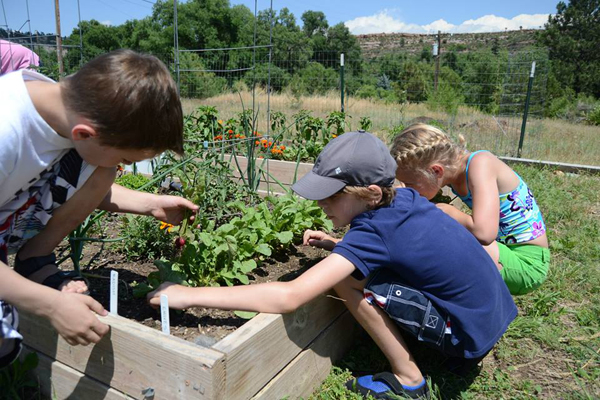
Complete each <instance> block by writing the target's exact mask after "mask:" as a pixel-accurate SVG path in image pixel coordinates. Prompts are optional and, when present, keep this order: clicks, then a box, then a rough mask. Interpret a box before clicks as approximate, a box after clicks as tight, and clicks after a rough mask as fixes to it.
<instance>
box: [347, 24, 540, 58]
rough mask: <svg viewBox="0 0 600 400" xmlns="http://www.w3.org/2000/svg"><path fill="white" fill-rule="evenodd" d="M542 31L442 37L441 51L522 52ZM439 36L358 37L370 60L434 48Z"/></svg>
mask: <svg viewBox="0 0 600 400" xmlns="http://www.w3.org/2000/svg"><path fill="white" fill-rule="evenodd" d="M538 31H539V30H537V29H522V30H518V31H504V32H488V33H455V34H449V33H442V41H441V42H442V43H441V49H442V50H441V51H442V53H443V52H446V51H450V50H453V51H456V52H463V51H473V50H479V49H484V48H492V47H496V48H497V49H508V50H509V51H518V50H522V49H525V48H528V47H531V46H533V45H535V43H536V40H535V36H536V33H537V32H538ZM436 36H437V35H436V34H417V33H373V34H369V35H357V36H356V38H357V39H358V43H359V45H360V47H361V49H362V52H363V55H364V56H365V57H366V58H372V57H375V56H378V55H381V54H384V53H391V52H399V51H405V52H409V53H418V52H421V51H422V50H423V47H425V46H427V47H428V48H431V47H432V46H433V44H434V43H436V42H437V39H436Z"/></svg>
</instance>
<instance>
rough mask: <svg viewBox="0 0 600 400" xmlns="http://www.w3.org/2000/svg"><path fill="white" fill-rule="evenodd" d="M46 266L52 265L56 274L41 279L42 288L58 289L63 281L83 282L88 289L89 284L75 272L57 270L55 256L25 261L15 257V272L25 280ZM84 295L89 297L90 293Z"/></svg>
mask: <svg viewBox="0 0 600 400" xmlns="http://www.w3.org/2000/svg"><path fill="white" fill-rule="evenodd" d="M47 265H54V266H55V268H56V269H57V271H56V272H54V273H51V274H50V275H49V276H46V277H45V278H42V281H41V282H40V283H41V284H42V285H44V286H48V287H51V288H53V289H58V288H59V286H60V285H62V284H63V282H65V281H84V282H85V284H86V285H87V286H88V287H89V286H90V285H89V282H88V281H87V279H85V278H84V277H83V276H81V275H79V274H78V273H77V272H76V271H61V270H59V269H58V266H57V265H56V256H55V255H54V253H52V254H48V255H47V256H40V257H31V258H28V259H26V260H20V259H19V255H18V254H17V256H16V257H15V268H14V270H15V272H17V273H19V274H20V275H22V276H24V277H25V278H28V279H30V278H32V277H33V278H34V274H35V273H36V272H38V271H40V270H41V269H42V268H44V267H45V266H47ZM82 294H85V295H89V294H90V291H89V290H87V291H86V292H84V293H82Z"/></svg>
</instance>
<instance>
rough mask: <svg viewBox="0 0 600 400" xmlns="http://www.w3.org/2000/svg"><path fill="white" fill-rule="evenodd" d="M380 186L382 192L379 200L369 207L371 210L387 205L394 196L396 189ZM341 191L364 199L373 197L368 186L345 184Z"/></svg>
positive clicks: (367, 199)
mask: <svg viewBox="0 0 600 400" xmlns="http://www.w3.org/2000/svg"><path fill="white" fill-rule="evenodd" d="M380 188H381V193H382V196H381V200H380V201H379V203H377V204H376V205H375V206H374V207H369V208H370V209H372V210H374V209H376V208H379V207H385V206H389V205H390V204H392V200H394V197H396V189H394V188H393V187H392V186H380ZM342 192H344V193H349V194H352V195H354V196H357V197H359V198H361V199H363V200H366V201H369V200H372V199H373V192H371V191H370V190H369V188H368V187H363V186H346V187H344V189H342Z"/></svg>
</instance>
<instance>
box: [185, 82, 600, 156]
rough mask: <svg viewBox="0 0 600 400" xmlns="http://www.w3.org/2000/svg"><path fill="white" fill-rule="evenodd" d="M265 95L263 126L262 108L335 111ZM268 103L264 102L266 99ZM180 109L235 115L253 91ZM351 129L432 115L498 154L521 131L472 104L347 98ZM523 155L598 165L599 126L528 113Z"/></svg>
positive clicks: (316, 100)
mask: <svg viewBox="0 0 600 400" xmlns="http://www.w3.org/2000/svg"><path fill="white" fill-rule="evenodd" d="M268 100H269V99H268V96H267V95H266V94H265V93H264V92H262V91H257V92H256V95H255V104H254V109H255V110H257V111H258V112H259V118H258V123H259V126H258V129H259V130H261V131H265V130H266V123H265V122H266V111H267V108H268V107H269V108H270V110H272V111H281V112H283V113H284V114H286V115H287V117H288V124H289V123H291V122H293V119H292V115H293V114H295V113H297V112H298V111H299V110H301V109H306V110H312V111H313V115H315V116H320V117H324V116H326V115H327V114H329V113H330V112H332V111H339V109H340V98H339V95H335V94H333V93H332V94H331V95H328V96H310V97H295V96H292V95H290V94H272V95H271V98H270V102H269V101H268ZM268 102H269V103H270V104H267V103H268ZM182 103H183V108H184V113H190V112H191V111H193V110H194V109H195V108H197V107H198V106H200V105H211V106H214V107H216V108H217V110H218V111H219V115H220V117H221V118H223V119H227V118H230V117H233V116H235V115H236V114H237V113H239V112H240V111H242V109H244V108H245V109H251V108H252V94H251V93H250V92H243V93H239V94H238V93H227V94H223V95H220V96H217V97H212V98H209V99H203V100H195V99H184V100H183V102H182ZM345 110H346V112H347V113H348V114H349V115H350V116H351V117H352V118H350V119H349V121H350V128H352V129H358V126H359V125H358V122H359V120H360V118H361V117H369V118H370V119H371V121H373V128H372V132H373V133H375V134H377V135H378V136H379V137H381V138H384V137H386V136H387V133H388V132H389V130H390V129H391V128H392V127H394V126H397V125H399V124H404V125H406V124H408V123H410V122H411V121H412V120H414V119H415V118H422V117H426V118H431V119H433V120H436V121H439V122H441V123H442V124H443V125H444V126H445V127H447V130H448V132H449V133H451V134H458V133H460V134H462V135H463V136H464V137H465V138H466V139H467V147H468V148H469V149H470V150H478V149H486V150H490V151H492V152H494V153H495V154H497V155H501V156H516V152H517V147H518V143H519V137H520V132H521V125H522V117H521V116H520V115H519V116H514V117H506V116H503V117H499V116H492V115H488V114H484V113H481V112H479V111H476V110H474V109H472V108H468V107H460V108H459V110H458V112H457V114H456V115H455V116H449V115H448V114H446V113H444V112H443V111H432V110H431V109H430V108H429V107H428V106H427V105H426V104H404V105H400V104H384V103H382V102H375V101H371V100H361V99H354V98H350V99H349V100H348V101H347V102H346V105H345ZM521 156H522V157H523V158H529V159H535V160H545V161H555V162H565V163H574V164H585V165H600V127H598V126H589V125H583V124H572V123H569V122H566V121H561V120H551V119H538V118H533V117H530V118H529V119H528V121H527V129H526V135H525V138H524V142H523V150H522V154H521Z"/></svg>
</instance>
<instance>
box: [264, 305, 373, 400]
mask: <svg viewBox="0 0 600 400" xmlns="http://www.w3.org/2000/svg"><path fill="white" fill-rule="evenodd" d="M361 331H362V328H361V327H360V325H359V324H358V322H356V320H355V319H354V317H353V316H352V314H350V312H349V311H346V312H344V313H343V314H342V315H341V316H339V317H338V318H337V319H336V320H335V321H334V322H333V323H332V324H331V325H330V326H329V327H328V328H327V329H326V330H325V331H324V332H323V333H321V335H319V337H317V339H316V340H315V341H314V342H313V343H312V344H311V345H310V347H309V348H308V349H306V350H304V351H302V352H301V353H300V354H299V355H298V356H297V357H296V358H295V359H294V360H293V361H292V362H291V363H289V364H288V365H287V366H286V367H285V368H284V369H283V370H282V371H281V372H280V373H279V374H277V376H276V377H275V378H273V379H272V380H271V382H269V383H268V384H267V385H266V386H265V387H264V388H263V389H262V390H261V391H260V392H258V393H257V394H256V395H255V396H254V397H253V399H282V398H290V399H296V398H308V397H309V396H310V395H311V394H312V393H313V392H314V391H315V390H316V389H317V388H318V386H319V385H320V384H321V382H323V380H325V378H327V376H328V375H329V373H330V372H331V366H332V365H333V363H334V362H336V361H337V360H339V359H340V358H341V357H342V356H343V355H344V354H345V353H346V352H347V351H348V350H349V349H350V348H351V346H352V344H353V343H354V341H355V340H356V338H357V337H358V335H359V333H360V332H361Z"/></svg>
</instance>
